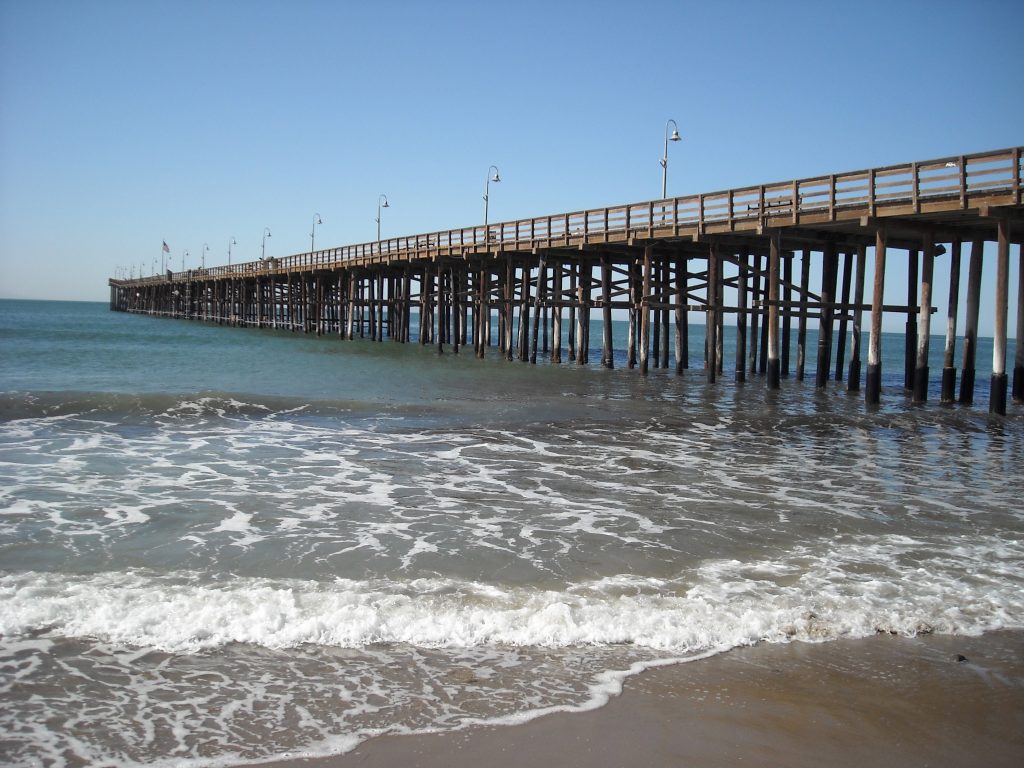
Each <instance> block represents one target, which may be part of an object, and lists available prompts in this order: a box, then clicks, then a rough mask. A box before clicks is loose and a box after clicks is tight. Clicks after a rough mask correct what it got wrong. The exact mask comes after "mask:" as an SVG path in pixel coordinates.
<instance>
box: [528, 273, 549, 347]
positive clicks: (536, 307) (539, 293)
mask: <svg viewBox="0 0 1024 768" xmlns="http://www.w3.org/2000/svg"><path fill="white" fill-rule="evenodd" d="M545 272H546V267H545V264H544V257H543V256H541V259H540V262H539V263H538V265H537V288H536V291H535V295H534V300H533V337H532V339H531V340H530V362H531V363H532V364H534V365H536V363H537V342H538V338H537V337H538V336H540V327H541V323H540V320H541V317H540V315H541V312H540V308H541V306H543V303H544V298H545V296H544V289H545V283H546V280H547V278H546V276H545Z"/></svg>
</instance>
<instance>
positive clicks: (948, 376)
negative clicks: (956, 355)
mask: <svg viewBox="0 0 1024 768" xmlns="http://www.w3.org/2000/svg"><path fill="white" fill-rule="evenodd" d="M939 401H940V402H943V403H954V402H956V368H943V369H942V394H941V395H940V397H939Z"/></svg>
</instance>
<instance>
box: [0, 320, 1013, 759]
mask: <svg viewBox="0 0 1024 768" xmlns="http://www.w3.org/2000/svg"><path fill="white" fill-rule="evenodd" d="M616 334H617V336H616V344H617V346H618V348H619V349H620V352H619V354H618V358H617V361H616V362H617V367H616V369H614V370H604V369H601V368H600V366H599V365H597V364H596V361H598V360H599V359H600V351H599V350H592V352H591V355H590V359H591V361H592V363H591V365H589V366H585V367H584V366H577V365H575V364H568V363H563V364H562V365H552V364H550V363H545V362H542V363H540V364H538V365H529V364H524V363H522V362H519V361H515V362H507V361H505V360H499V359H498V356H497V352H496V351H494V350H492V351H490V352H489V353H488V358H487V359H485V360H477V359H475V358H473V356H472V354H471V350H468V351H469V352H470V354H466V353H465V352H464V353H463V354H460V355H455V354H452V353H451V349H450V348H448V349H446V352H445V353H444V354H442V355H439V354H438V353H437V351H436V350H435V349H433V348H431V347H421V346H419V345H418V344H415V343H412V344H407V345H401V344H396V343H393V342H389V341H385V342H384V343H375V342H372V341H369V340H362V341H351V342H349V341H342V340H339V339H337V338H333V337H322V338H317V337H315V336H303V335H302V334H294V333H290V332H288V331H280V330H269V329H262V330H260V329H240V328H228V327H220V326H217V325H213V324H204V323H200V322H186V321H180V320H168V319H161V318H153V317H146V316H135V315H127V314H122V313H113V312H110V311H108V308H107V306H106V305H105V304H99V303H96V304H92V303H60V302H29V301H0V700H2V702H3V706H2V707H0V763H3V764H5V765H15V766H35V765H46V766H85V765H90V766H91V765H106V766H117V767H118V768H122V767H123V768H127V767H128V766H141V765H147V766H149V765H158V766H161V765H166V766H231V765H240V764H247V763H257V762H260V761H267V760H271V759H279V758H282V757H285V756H293V757H294V756H313V755H326V754H335V753H339V752H344V751H347V750H350V749H352V748H353V747H355V746H356V745H358V744H360V743H361V742H363V741H365V740H367V739H369V738H372V737H374V736H376V735H379V734H384V733H413V732H424V731H437V730H453V729H460V728H466V727H468V726H471V725H474V724H479V723H497V724H509V725H514V724H516V723H520V722H524V721H526V720H528V719H530V718H533V717H536V716H538V715H541V714H545V713H548V712H554V711H578V710H585V709H590V708H594V707H598V706H601V705H602V704H603V703H604V702H606V701H607V700H608V698H609V697H610V696H614V695H615V694H616V693H617V692H618V691H619V690H620V688H621V685H622V682H623V680H625V679H626V678H628V677H629V676H630V675H634V674H637V673H639V672H640V671H642V670H644V669H647V668H650V667H652V666H659V665H665V664H677V663H694V664H700V663H701V660H702V659H705V658H707V657H708V656H710V655H713V654H728V653H729V651H730V649H736V648H740V647H744V646H749V645H753V644H758V643H792V642H807V643H819V642H828V641H831V640H835V639H839V638H856V637H863V636H869V635H874V634H877V633H894V634H900V635H916V634H921V633H942V634H962V635H978V634H981V633H986V632H990V631H994V630H998V629H1022V628H1024V508H1022V506H1021V504H1020V493H1021V484H1020V467H1021V459H1022V457H1024V412H1022V410H1021V408H1020V406H1018V405H1011V406H1010V411H1009V415H1008V416H1007V417H1005V418H1000V417H991V416H990V415H989V414H988V412H987V411H988V409H987V397H988V371H989V370H990V367H989V366H990V361H991V340H985V339H983V340H981V341H980V343H979V353H978V361H979V372H978V387H977V393H976V400H977V402H976V404H975V405H974V406H973V407H964V406H959V405H956V406H942V405H940V404H939V403H938V402H937V400H938V384H937V379H938V376H939V373H940V371H941V352H942V339H941V338H939V337H935V338H933V339H932V351H933V360H932V363H931V365H932V378H933V380H935V381H933V388H932V392H931V394H930V398H931V400H930V402H929V403H928V404H926V405H924V406H916V405H913V404H911V403H910V399H909V395H908V394H907V393H905V392H904V391H903V387H902V383H903V350H902V339H901V337H900V336H899V335H886V337H885V338H884V341H883V345H884V346H883V349H884V351H885V355H886V356H885V358H884V361H883V373H884V381H883V393H882V397H883V404H882V406H881V407H880V408H877V409H867V408H866V407H865V405H864V401H863V394H862V393H858V394H853V395H851V394H848V393H847V392H846V388H845V385H837V384H836V383H834V382H832V383H830V386H829V388H828V389H827V390H825V391H820V390H816V389H815V387H814V379H813V363H814V359H813V358H814V354H813V350H814V349H815V345H816V340H815V336H814V334H813V332H812V333H810V334H809V338H808V349H809V350H811V353H810V354H809V355H808V358H809V359H808V371H807V374H808V379H807V380H806V381H804V382H797V381H795V380H794V379H793V378H792V377H790V378H787V379H784V380H783V383H782V388H781V390H779V391H778V392H769V391H767V389H766V387H765V386H764V380H763V378H761V377H754V378H751V379H750V380H749V381H747V382H746V383H743V384H737V383H735V382H734V381H733V377H732V372H731V367H732V366H731V361H732V360H733V356H732V355H731V352H730V351H729V347H730V345H731V343H732V339H733V337H732V335H731V334H732V329H731V328H730V329H727V338H726V349H727V351H726V358H725V359H726V361H727V362H726V373H725V375H724V376H723V377H722V378H721V379H720V380H719V382H718V383H716V384H713V385H709V384H707V383H706V381H705V376H704V372H703V371H702V370H701V365H702V363H701V360H700V358H699V356H698V355H700V354H702V349H703V327H700V326H691V338H690V350H691V355H692V356H691V365H692V366H693V367H692V368H690V369H689V370H687V371H686V372H685V373H684V374H683V375H681V376H677V375H676V373H675V371H674V368H671V367H670V368H669V369H656V368H652V369H651V370H650V373H649V374H648V375H647V376H646V377H643V376H641V375H639V373H638V372H637V371H635V370H629V369H627V368H626V366H625V365H624V358H623V357H622V353H621V348H622V347H624V341H625V325H624V324H617V326H616ZM600 338H601V334H600V328H599V327H598V326H597V324H595V326H594V329H593V331H592V333H591V340H592V342H593V343H594V344H595V345H597V344H600ZM794 341H795V333H794ZM563 354H564V346H563ZM792 359H793V360H794V361H795V359H796V356H795V352H794V353H793V357H792ZM1011 359H1012V355H1011ZM959 363H960V361H959V349H958V357H957V365H958V366H959Z"/></svg>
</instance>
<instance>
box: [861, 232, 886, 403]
mask: <svg viewBox="0 0 1024 768" xmlns="http://www.w3.org/2000/svg"><path fill="white" fill-rule="evenodd" d="M884 293H885V230H883V229H878V230H877V231H876V232H875V279H874V290H873V292H872V296H871V336H870V338H869V339H868V374H867V380H866V381H865V384H864V401H865V402H866V403H867V404H868V405H878V403H879V401H880V400H881V393H882V302H883V299H884Z"/></svg>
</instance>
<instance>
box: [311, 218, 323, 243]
mask: <svg viewBox="0 0 1024 768" xmlns="http://www.w3.org/2000/svg"><path fill="white" fill-rule="evenodd" d="M317 224H323V221H321V220H320V214H319V213H314V214H313V231H312V232H310V234H309V252H310V253H314V252H315V251H316V248H315V247H314V244H315V243H316V225H317Z"/></svg>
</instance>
